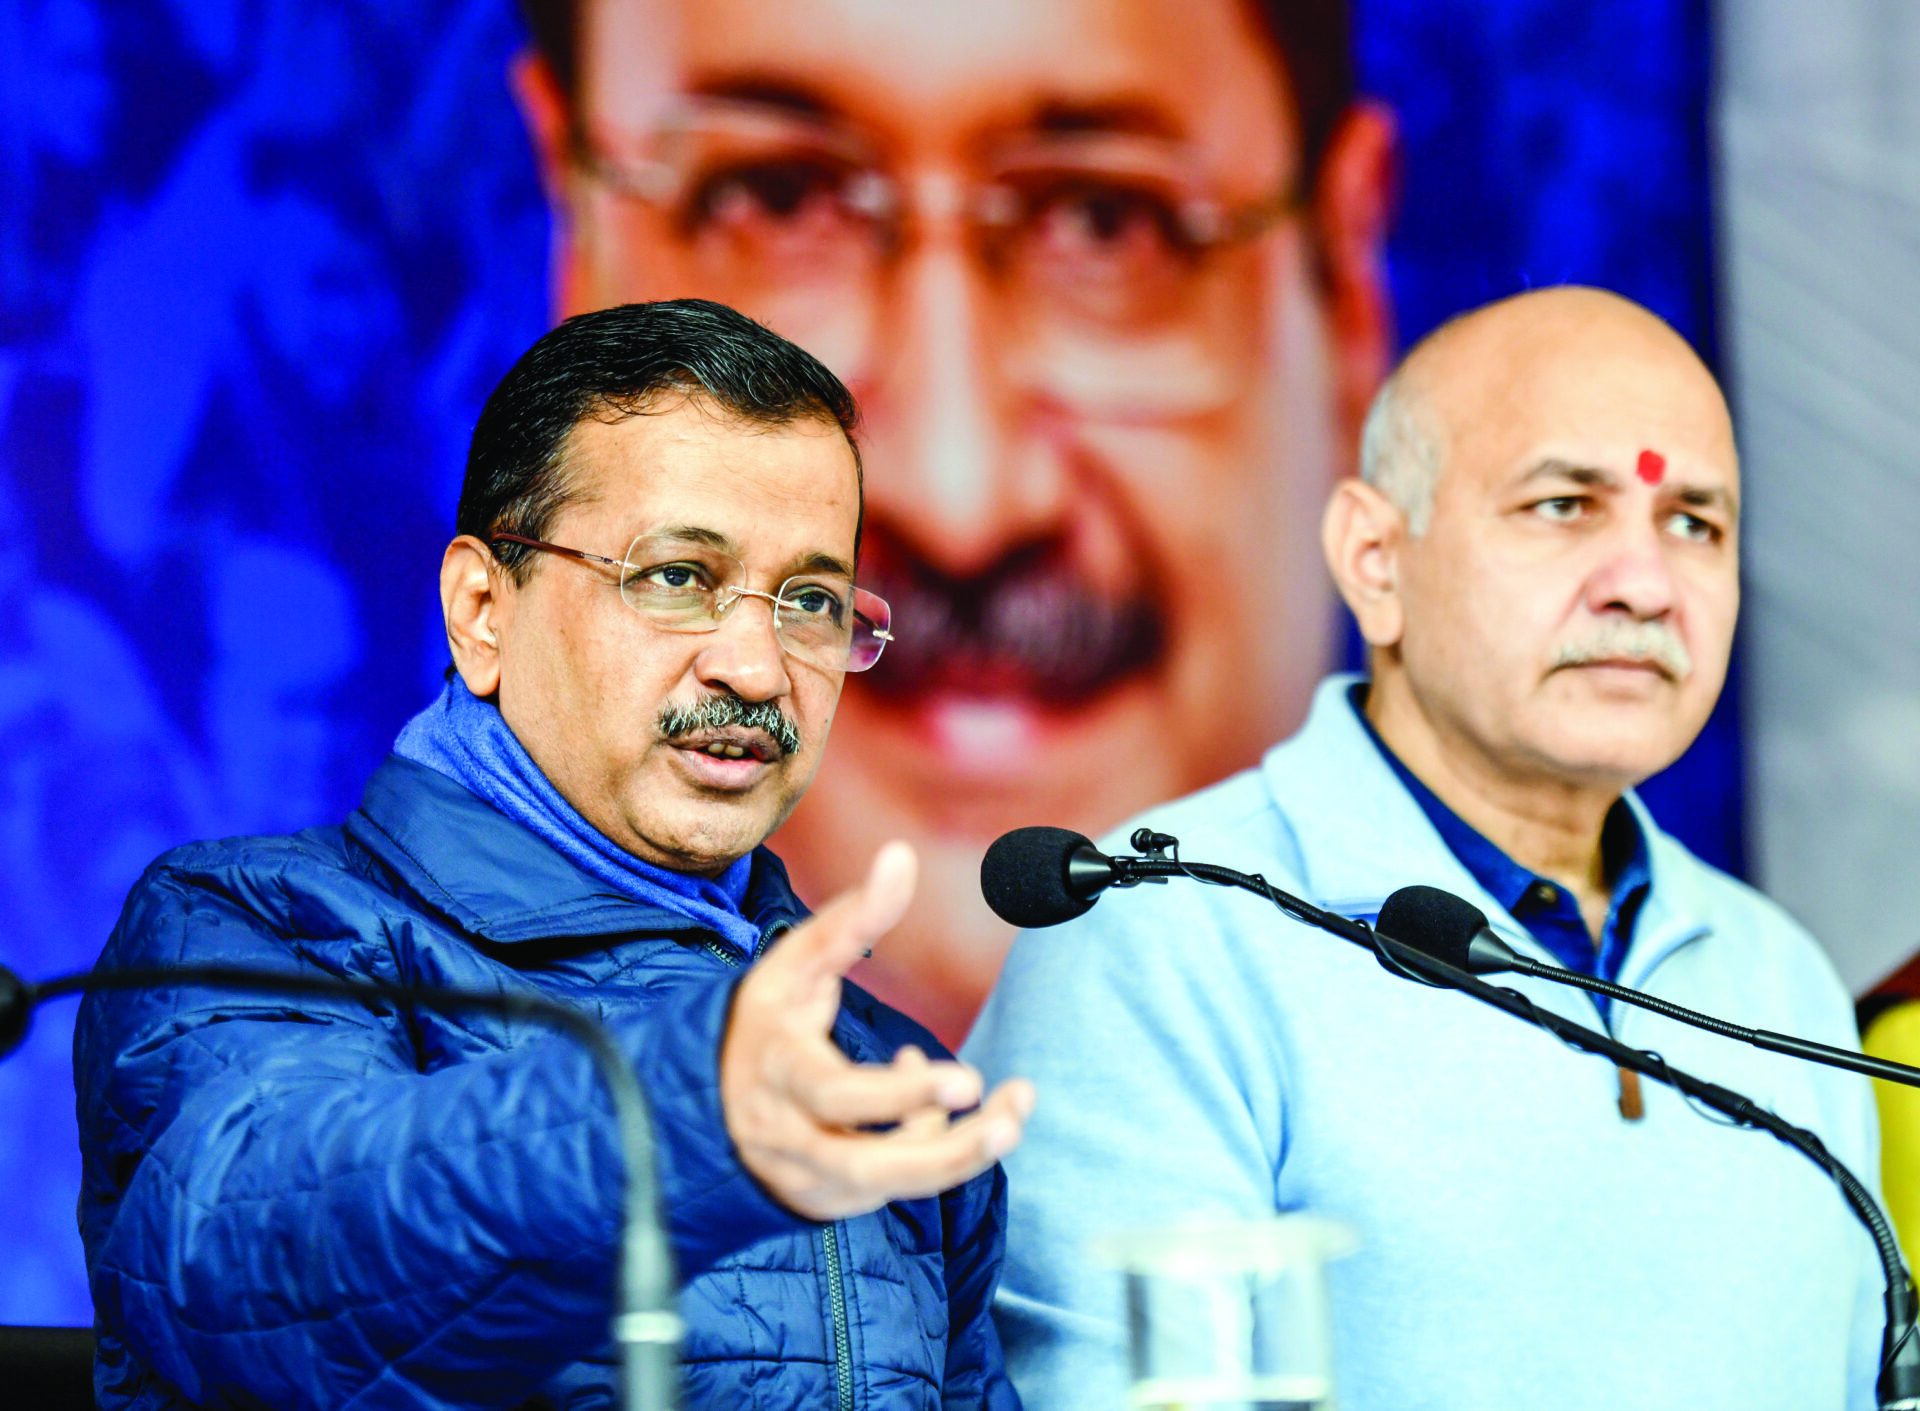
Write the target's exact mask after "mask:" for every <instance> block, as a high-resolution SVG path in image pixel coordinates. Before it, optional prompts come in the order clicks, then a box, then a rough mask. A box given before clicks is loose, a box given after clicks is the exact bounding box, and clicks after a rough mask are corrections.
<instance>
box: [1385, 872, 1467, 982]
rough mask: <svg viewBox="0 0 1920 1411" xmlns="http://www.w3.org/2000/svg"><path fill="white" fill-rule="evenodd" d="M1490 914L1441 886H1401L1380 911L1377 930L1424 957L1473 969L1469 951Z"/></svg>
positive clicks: (1459, 967) (1457, 966) (1463, 968)
mask: <svg viewBox="0 0 1920 1411" xmlns="http://www.w3.org/2000/svg"><path fill="white" fill-rule="evenodd" d="M1486 925H1487V913H1486V912H1484V911H1482V910H1481V909H1480V908H1479V907H1477V906H1475V905H1474V904H1473V903H1472V902H1470V901H1467V900H1466V899H1465V898H1463V897H1456V896H1455V895H1454V894H1453V893H1452V892H1443V891H1441V890H1440V889H1439V888H1438V887H1417V886H1416V887H1402V888H1401V889H1400V890H1399V891H1397V892H1395V893H1394V894H1393V895H1392V896H1390V897H1388V898H1387V902H1386V905H1385V906H1383V907H1381V908H1380V920H1379V923H1378V925H1377V928H1376V929H1378V930H1379V932H1380V934H1381V935H1383V936H1391V937H1392V938H1393V939H1394V940H1396V941H1399V942H1401V943H1402V944H1404V945H1409V946H1412V947H1413V948H1414V949H1415V950H1417V951H1419V952H1421V953H1422V954H1423V955H1430V956H1432V957H1433V958H1434V959H1435V960H1444V961H1445V962H1446V963H1447V964H1448V965H1451V966H1454V967H1456V968H1457V969H1460V970H1470V969H1472V968H1473V967H1472V966H1471V965H1469V964H1468V949H1469V947H1471V946H1472V944H1473V938H1474V937H1475V936H1477V935H1479V934H1480V933H1481V932H1482V931H1483V930H1485V929H1486Z"/></svg>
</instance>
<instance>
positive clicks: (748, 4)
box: [580, 0, 1295, 166]
mask: <svg viewBox="0 0 1920 1411" xmlns="http://www.w3.org/2000/svg"><path fill="white" fill-rule="evenodd" d="M1250 9H1251V7H1250V6H1249V5H1247V4H1246V3H1245V0H913V3H902V0H776V3H771V4H769V3H767V0H585V4H584V7H583V10H582V32H581V45H580V52H581V66H580V75H581V93H582V98H583V102H584V104H585V106H586V107H587V108H588V110H589V111H590V112H591V113H592V114H593V115H594V116H595V117H596V118H597V119H600V120H612V121H615V122H618V123H622V124H626V125H632V126H644V125H646V124H647V123H649V122H651V121H652V120H654V119H655V118H656V117H657V116H658V114H659V110H660V105H661V103H662V102H663V101H664V100H666V99H667V98H670V97H671V96H672V95H673V94H675V93H679V92H686V91H703V90H704V91H718V92H726V91H729V90H730V89H732V90H734V91H738V90H739V88H740V87H741V86H742V85H748V84H756V83H757V84H760V85H764V86H767V87H771V88H775V89H785V90H789V91H794V92H797V93H799V94H802V95H805V96H806V97H808V98H810V99H812V100H814V101H817V102H819V103H820V104H821V105H822V106H823V107H825V108H827V109H828V110H830V111H832V112H834V113H836V114H837V115H839V116H842V117H845V118H848V119H849V120H851V121H855V122H858V123H861V124H863V125H866V126H869V127H872V128H874V129H875V130H876V131H878V132H879V133H881V134H882V135H883V136H885V137H889V138H892V139H893V140H896V141H899V142H903V143H906V142H916V141H927V142H937V141H944V140H947V139H949V138H952V139H959V140H964V138H965V137H966V136H968V135H971V134H970V132H969V130H970V129H977V128H979V127H983V126H991V125H1001V126H1014V125H1019V124H1024V123H1030V122H1033V121H1034V120H1036V118H1037V117H1039V116H1041V115H1043V114H1044V112H1045V111H1046V110H1047V109H1048V108H1049V107H1050V106H1059V107H1064V108H1068V109H1075V110H1078V109H1097V108H1102V107H1106V108H1112V107H1116V106H1117V105H1121V104H1125V105H1130V106H1131V107H1133V108H1135V109H1137V110H1138V111H1137V112H1136V113H1135V114H1134V118H1135V119H1136V120H1137V119H1138V118H1140V117H1146V118H1147V119H1148V120H1149V123H1150V125H1157V126H1162V127H1165V128H1167V129H1169V131H1168V133H1167V134H1166V135H1169V136H1175V137H1180V138H1184V139H1188V140H1193V141H1198V142H1201V143H1203V144H1212V145H1219V146H1222V147H1223V148H1228V149H1230V150H1234V151H1236V152H1243V153H1244V154H1245V155H1246V157H1247V159H1248V160H1249V161H1253V162H1262V163H1264V164H1265V165H1267V166H1272V165H1277V164H1279V163H1280V162H1282V161H1285V160H1287V159H1288V158H1290V157H1291V155H1292V152H1293V148H1294V145H1295V139H1294V137H1293V117H1292V106H1291V104H1290V102H1288V101H1287V100H1286V86H1285V80H1284V78H1283V77H1282V67H1281V65H1280V63H1279V61H1278V58H1277V56H1276V55H1274V54H1273V53H1272V49H1271V44H1270V42H1269V40H1268V39H1267V37H1266V35H1265V33H1264V32H1263V31H1262V30H1261V29H1260V28H1259V27H1258V26H1257V24H1256V23H1255V21H1254V20H1253V18H1252V16H1251V13H1250Z"/></svg>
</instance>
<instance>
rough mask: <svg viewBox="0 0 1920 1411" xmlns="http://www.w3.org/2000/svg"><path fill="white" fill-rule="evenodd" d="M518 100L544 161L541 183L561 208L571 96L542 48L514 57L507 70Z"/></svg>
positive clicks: (567, 161)
mask: <svg viewBox="0 0 1920 1411" xmlns="http://www.w3.org/2000/svg"><path fill="white" fill-rule="evenodd" d="M507 80H508V83H509V84H510V85H511V86H512V88H513V97H514V101H515V102H516V103H518V104H519V106H520V116H521V118H522V119H523V120H524V121H525V122H526V124H527V136H528V137H529V138H530V139H531V140H532V142H533V153H534V157H535V158H536V159H537V160H538V161H539V163H540V184H541V185H542V186H543V187H544V188H545V189H546V193H547V200H548V201H549V202H551V203H552V204H553V206H554V207H555V209H556V210H557V209H559V208H561V207H562V206H564V204H565V200H566V191H567V171H568V167H569V166H570V164H571V158H572V146H573V144H572V141H571V130H572V118H571V117H570V115H569V114H568V110H567V95H566V94H565V93H563V92H561V91H560V80H559V79H558V78H556V77H555V76H554V72H553V65H551V64H549V63H548V62H547V59H546V56H545V55H544V54H542V53H541V52H540V51H539V50H538V49H535V48H532V47H529V48H526V49H523V50H521V51H520V52H519V53H518V54H516V55H514V56H513V62H512V64H511V66H510V67H509V68H508V70H507Z"/></svg>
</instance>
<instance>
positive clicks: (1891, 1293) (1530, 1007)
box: [1067, 834, 1920, 1411]
mask: <svg viewBox="0 0 1920 1411" xmlns="http://www.w3.org/2000/svg"><path fill="white" fill-rule="evenodd" d="M1133 845H1134V846H1135V847H1136V848H1138V847H1143V846H1152V847H1154V848H1155V849H1157V850H1169V849H1170V850H1172V851H1173V852H1174V854H1175V855H1174V856H1173V857H1171V858H1167V857H1106V856H1104V855H1102V854H1100V853H1098V852H1096V851H1095V850H1094V849H1093V848H1091V847H1087V848H1082V849H1079V850H1076V851H1075V852H1074V853H1073V854H1071V855H1070V856H1069V857H1068V859H1067V885H1068V888H1069V890H1072V891H1076V892H1078V893H1079V894H1081V895H1086V896H1091V895H1093V894H1094V893H1095V892H1097V891H1098V890H1099V888H1100V887H1102V886H1116V887H1129V886H1135V885H1138V884H1139V883H1141V882H1156V881H1162V880H1165V879H1169V878H1173V877H1190V878H1192V879H1193V880H1194V881H1196V882H1207V883H1211V884H1212V885H1214V886H1219V887H1236V888H1238V889H1240V890H1241V891H1245V892H1252V893H1253V894H1254V895H1255V896H1259V897H1264V898H1265V899H1266V900H1267V901H1269V902H1271V903H1272V904H1273V905H1274V906H1276V907H1278V908H1279V909H1280V910H1281V911H1283V912H1285V913H1286V914H1287V915H1288V916H1291V917H1293V918H1294V919H1295V920H1296V921H1301V922H1304V923H1306V924H1307V925H1309V926H1315V927H1318V928H1319V929H1320V930H1322V931H1327V932H1330V933H1331V934H1333V935H1335V936H1338V937H1339V938H1340V939H1341V940H1343V941H1350V942H1352V943H1353V944H1354V945H1357V946H1364V947H1366V948H1367V949H1368V950H1370V951H1372V952H1373V953H1374V956H1375V957H1376V958H1377V959H1378V960H1379V961H1380V963H1381V965H1383V966H1385V967H1386V968H1387V969H1388V970H1389V971H1392V972H1393V973H1394V974H1397V975H1400V976H1402V977H1403V978H1405V979H1409V980H1414V981H1416V982H1419V983H1422V984H1429V985H1433V986H1435V987H1437V988H1443V989H1454V990H1459V991H1461V992H1463V993H1465V994H1468V995H1471V996H1472V997H1473V998H1474V999H1477V1000H1479V1001H1480V1002H1481V1003H1483V1004H1488V1005H1491V1006H1492V1007H1493V1008H1495V1009H1498V1010H1502V1011H1504V1012H1505V1013H1507V1014H1511V1015H1513V1016H1514V1017H1515V1018H1517V1019H1522V1020H1524V1021H1526V1022H1527V1023H1529V1024H1532V1025H1534V1026H1536V1027H1538V1028H1541V1029H1545V1030H1546V1031H1547V1032H1548V1033H1550V1034H1552V1035H1553V1036H1554V1037H1555V1038H1557V1039H1559V1040H1560V1041H1561V1042H1562V1043H1564V1044H1567V1045H1568V1046H1569V1047H1572V1048H1575V1049H1579V1050H1581V1051H1583V1052H1586V1053H1593V1054H1598V1055H1600V1056H1601V1057H1603V1058H1606V1059H1608V1060H1610V1061H1611V1062H1613V1063H1616V1064H1618V1065H1619V1066H1620V1067H1622V1068H1629V1069H1632V1070H1633V1071H1634V1072H1636V1073H1640V1074H1643V1075H1644V1076H1646V1077H1648V1078H1651V1079H1653V1080H1654V1081H1655V1082H1657V1083H1662V1084H1664V1085H1665V1086H1667V1087H1670V1088H1672V1089H1674V1090H1675V1091H1676V1092H1678V1093H1680V1094H1681V1095H1682V1096H1684V1097H1688V1098H1692V1099H1693V1100H1695V1101H1697V1102H1699V1103H1701V1104H1703V1105H1705V1106H1707V1107H1710V1108H1712V1109H1713V1110H1714V1111H1715V1112H1718V1113H1720V1114H1722V1115H1723V1116H1725V1117H1727V1118H1728V1119H1729V1120H1731V1121H1732V1122H1734V1123H1735V1124H1737V1125H1739V1126H1742V1127H1752V1128H1755V1129H1757V1130H1759V1131H1763V1132H1767V1133H1770V1134H1771V1135H1773V1136H1774V1137H1777V1138H1778V1139H1779V1140H1780V1141H1782V1142H1785V1143H1786V1144H1787V1145H1788V1146H1790V1147H1793V1148H1794V1149H1795V1150H1796V1151H1799V1152H1800V1153H1802V1154H1803V1155H1804V1156H1806V1158H1807V1159H1808V1160H1810V1161H1812V1162H1813V1163H1814V1164H1815V1165H1816V1166H1818V1167H1819V1168H1820V1169H1821V1170H1823V1171H1825V1172H1826V1173H1827V1174H1828V1175H1829V1176H1831V1177H1832V1178H1833V1180H1834V1182H1835V1183H1836V1184H1837V1185H1838V1186H1839V1188H1840V1193H1841V1195H1842V1196H1843V1197H1844V1198H1845V1199H1846V1202H1847V1205H1848V1206H1849V1207H1850V1208H1851V1209H1852V1211H1853V1213H1854V1214H1855V1216H1857V1217H1858V1218H1859V1220H1860V1222H1861V1223H1862V1224H1863V1225H1865V1226H1866V1227H1867V1232H1868V1233H1869V1234H1870V1235H1872V1237H1873V1243H1874V1249H1875V1252H1876V1253H1877V1254H1878V1255H1879V1259H1880V1267H1881V1271H1882V1273H1884V1274H1885V1276H1886V1282H1887V1291H1886V1300H1885V1301H1886V1332H1885V1334H1884V1335H1883V1336H1882V1338H1881V1343H1880V1377H1879V1385H1878V1391H1879V1397H1880V1411H1920V1337H1916V1335H1915V1327H1914V1319H1915V1300H1914V1290H1913V1284H1912V1282H1911V1280H1910V1279H1909V1278H1908V1276H1907V1269H1906V1265H1905V1264H1903V1263H1902V1262H1901V1258H1900V1246H1899V1244H1898V1243H1897V1242H1896V1241H1895V1239H1894V1234H1893V1228H1892V1226H1890V1225H1889V1224H1888V1223H1887V1217H1886V1216H1885V1215H1884V1214H1883V1213H1882V1212H1881V1210H1880V1206H1879V1204H1878V1203H1877V1202H1876V1201H1875V1200H1874V1198H1873V1195H1872V1193H1871V1192H1870V1191H1868V1190H1867V1188H1866V1187H1865V1186H1864V1185H1862V1184H1861V1182H1860V1179H1859V1178H1858V1177H1857V1176H1855V1175H1854V1174H1853V1172H1851V1171H1850V1170H1848V1169H1847V1167H1846V1165H1845V1164H1844V1163H1843V1162H1841V1161H1840V1159H1839V1158H1838V1157H1836V1156H1834V1155H1833V1153H1832V1152H1830V1151H1828V1150H1827V1148H1826V1146H1825V1144H1824V1143H1822V1142H1821V1140H1820V1138H1819V1137H1818V1136H1816V1135H1815V1134H1814V1133H1812V1132H1810V1131H1808V1130H1806V1129H1805V1128H1804V1127H1796V1126H1795V1125H1794V1124H1793V1123H1791V1122H1788V1121H1787V1120H1786V1119H1784V1118H1782V1117H1780V1116H1778V1115H1777V1114H1775V1113H1772V1112H1769V1111H1767V1110H1766V1109H1765V1108H1763V1107H1760V1106H1758V1105H1756V1104H1755V1103H1754V1102H1753V1101H1752V1100H1751V1099H1749V1098H1745V1097H1742V1096H1741V1095H1740V1094H1739V1093H1736V1092H1733V1091H1732V1090H1730V1089H1728V1088H1723V1087H1721V1086H1719V1085H1718V1084H1717V1083H1709V1082H1707V1081H1706V1080H1705V1079H1703V1078H1696V1077H1694V1076H1693V1075H1692V1074H1691V1073H1687V1072H1685V1071H1683V1070H1682V1069H1679V1068H1675V1067H1674V1066H1673V1065H1672V1064H1670V1063H1668V1062H1667V1061H1666V1060H1665V1059H1664V1058H1662V1057H1661V1056H1660V1055H1659V1054H1657V1053H1653V1052H1650V1051H1646V1050H1642V1049H1636V1048H1630V1047H1628V1046H1627V1045H1626V1044H1623V1043H1621V1042H1619V1041H1618V1040H1617V1039H1614V1038H1613V1037H1611V1036H1610V1035H1607V1034H1602V1033H1600V1032H1598V1031H1597V1030H1594V1029H1589V1028H1587V1027H1586V1026H1585V1025H1583V1024H1576V1023H1574V1022H1573V1021H1572V1020H1571V1019H1567V1018H1565V1017H1564V1016H1562V1015H1559V1014H1555V1013H1554V1012H1553V1011H1552V1010H1549V1009H1542V1008H1540V1007H1539V1006H1538V1005H1536V1004H1535V1003H1534V1002H1533V1001H1532V1000H1530V999H1528V998H1527V997H1526V996H1525V995H1523V994H1521V993H1520V992H1519V991H1518V990H1511V989H1507V988H1505V987H1504V986H1499V985H1490V984H1488V983H1487V982H1486V981H1485V980H1482V979H1481V978H1480V977H1479V976H1477V975H1474V974H1472V973H1471V972H1469V971H1466V970H1462V969H1459V968H1458V967H1456V966H1453V965H1449V964H1447V963H1446V962H1445V961H1442V960H1436V959H1434V958H1433V957H1432V956H1429V955H1427V954H1426V953H1425V952H1423V951H1420V950H1418V949H1416V948H1415V947H1413V946H1410V945H1407V944H1405V943H1404V942H1401V941H1396V940H1394V939H1393V938H1392V937H1391V936H1388V935H1385V934H1383V933H1381V932H1379V931H1376V930H1374V929H1373V928H1372V927H1371V926H1368V925H1366V924H1365V923H1364V922H1360V921H1354V920H1351V919H1350V918H1348V917H1345V916H1341V915H1339V914H1337V913H1335V912H1331V911H1326V910H1324V909H1322V908H1321V907H1317V906H1315V905H1314V904H1313V903H1311V902H1309V901H1305V900H1303V899H1301V898H1300V897H1296V896H1294V895H1292V894H1291V893H1289V892H1284V891H1282V890H1281V889H1280V888H1278V887H1276V886H1274V885H1273V884H1272V883H1271V882H1269V881H1267V879H1266V878H1264V877H1262V876H1260V875H1259V874H1258V873H1252V874H1249V873H1245V872H1236V871H1234V870H1233V869H1232V868H1230V867H1218V866H1215V865H1214V864H1212V863H1206V862H1182V861H1180V859H1179V856H1178V846H1179V845H1178V843H1177V841H1176V840H1174V839H1172V838H1169V837H1167V836H1166V835H1165V834H1159V835H1149V837H1148V840H1147V841H1146V842H1144V843H1143V841H1142V838H1141V835H1140V834H1136V835H1135V838H1134V844H1133Z"/></svg>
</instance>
